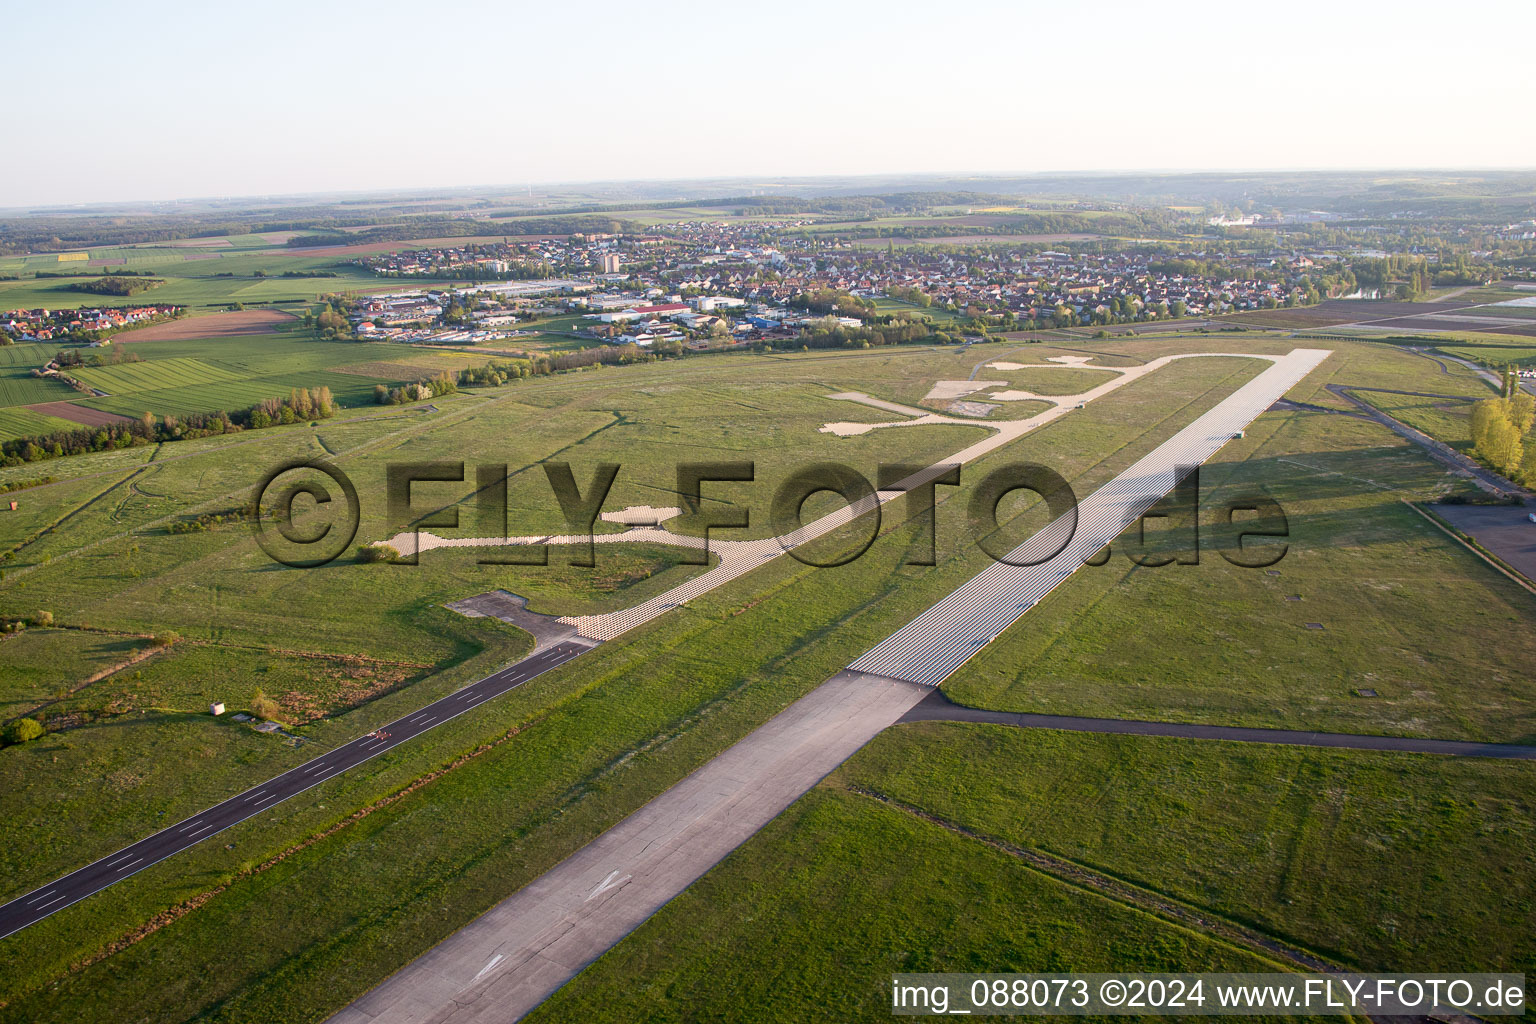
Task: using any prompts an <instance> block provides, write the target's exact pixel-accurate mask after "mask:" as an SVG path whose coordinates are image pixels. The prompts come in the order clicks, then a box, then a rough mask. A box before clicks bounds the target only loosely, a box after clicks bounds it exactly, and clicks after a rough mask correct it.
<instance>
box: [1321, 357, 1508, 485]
mask: <svg viewBox="0 0 1536 1024" xmlns="http://www.w3.org/2000/svg"><path fill="white" fill-rule="evenodd" d="M1327 387H1328V391H1329V392H1330V393H1332V394H1335V395H1337V396H1338V397H1340V398H1342V399H1344V400H1345V401H1346V402H1349V403H1350V404H1351V405H1353V406H1355V407H1356V408H1357V409H1359V410H1360V411H1361V412H1362V413H1364V414H1365V415H1367V416H1369V417H1370V418H1371V419H1373V420H1375V421H1376V422H1377V423H1380V424H1381V425H1382V426H1384V427H1386V428H1387V429H1388V430H1390V431H1392V433H1394V434H1396V435H1398V436H1399V437H1401V438H1403V439H1404V440H1405V441H1412V442H1413V443H1414V444H1416V445H1418V446H1419V447H1420V448H1423V449H1424V450H1425V451H1426V452H1427V453H1429V455H1430V456H1431V457H1432V458H1434V459H1435V460H1436V461H1438V462H1440V463H1441V464H1443V465H1445V466H1448V467H1450V468H1451V469H1453V470H1455V471H1456V472H1458V473H1460V474H1462V475H1463V476H1465V477H1468V478H1469V479H1470V480H1471V481H1472V482H1473V483H1475V484H1476V485H1477V486H1478V487H1480V488H1482V489H1483V490H1485V491H1488V492H1489V493H1490V494H1497V495H1500V496H1505V495H1510V494H1516V495H1519V494H1524V493H1525V492H1524V491H1522V490H1521V489H1520V488H1519V487H1516V486H1515V485H1514V484H1512V483H1510V482H1509V481H1508V480H1506V479H1504V478H1503V477H1501V476H1499V475H1498V474H1497V473H1495V472H1493V471H1492V470H1489V469H1485V468H1483V466H1482V465H1481V464H1480V463H1478V462H1475V461H1473V460H1472V459H1470V458H1468V457H1467V456H1465V455H1463V454H1461V452H1459V451H1457V450H1456V449H1454V448H1452V447H1451V446H1450V445H1448V444H1446V443H1444V442H1443V441H1437V440H1435V439H1434V438H1432V437H1430V436H1429V435H1428V434H1426V433H1424V432H1423V431H1422V430H1415V429H1414V428H1413V427H1410V426H1409V425H1408V424H1406V423H1404V422H1403V421H1402V420H1400V419H1397V418H1396V417H1395V416H1392V415H1389V414H1388V413H1385V412H1382V411H1381V410H1380V409H1378V408H1376V407H1375V406H1374V405H1372V404H1371V403H1370V402H1367V401H1366V400H1365V399H1363V398H1357V397H1355V396H1354V395H1353V394H1351V393H1350V392H1352V391H1378V390H1382V389H1380V388H1356V387H1355V386H1354V385H1352V384H1329V385H1328V386H1327ZM1393 393H1394V394H1397V393H1399V392H1393ZM1401 393H1402V394H1418V392H1401ZM1431 397H1435V396H1431ZM1460 400H1461V401H1465V399H1460Z"/></svg>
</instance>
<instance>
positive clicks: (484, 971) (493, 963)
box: [475, 953, 501, 981]
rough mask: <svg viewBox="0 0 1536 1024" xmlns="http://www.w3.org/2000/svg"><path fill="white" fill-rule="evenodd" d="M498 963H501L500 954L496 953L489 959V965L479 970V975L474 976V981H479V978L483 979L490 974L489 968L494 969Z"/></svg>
mask: <svg viewBox="0 0 1536 1024" xmlns="http://www.w3.org/2000/svg"><path fill="white" fill-rule="evenodd" d="M499 963H501V954H500V953H497V954H496V955H495V956H493V957H491V962H490V963H488V964H486V965H485V966H484V967H482V968H480V973H479V974H477V975H475V980H476V981H479V980H480V979H481V978H483V977H485V976H486V975H487V974H488V973H490V970H491V968H492V967H495V966H496V965H497V964H499Z"/></svg>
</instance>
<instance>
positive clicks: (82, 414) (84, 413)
mask: <svg viewBox="0 0 1536 1024" xmlns="http://www.w3.org/2000/svg"><path fill="white" fill-rule="evenodd" d="M27 408H28V409H30V410H31V411H33V412H35V413H41V414H42V415H44V416H56V417H58V418H59V419H61V420H69V421H70V422H71V423H78V424H80V425H81V426H82V427H104V426H106V425H107V424H108V423H131V422H133V421H132V420H131V419H129V418H128V417H127V416H119V415H118V414H117V413H115V412H102V411H101V410H100V409H87V408H86V407H85V406H83V405H76V404H75V403H74V402H40V403H38V404H37V405H29V406H27Z"/></svg>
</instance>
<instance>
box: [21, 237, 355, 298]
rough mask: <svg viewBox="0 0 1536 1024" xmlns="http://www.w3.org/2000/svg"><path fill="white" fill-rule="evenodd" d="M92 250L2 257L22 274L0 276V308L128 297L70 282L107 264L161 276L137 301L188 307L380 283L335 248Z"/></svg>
mask: <svg viewBox="0 0 1536 1024" xmlns="http://www.w3.org/2000/svg"><path fill="white" fill-rule="evenodd" d="M90 255H91V261H90V263H92V264H95V265H87V264H86V263H59V262H58V261H57V258H56V257H55V256H54V255H53V254H46V255H39V256H28V257H0V274H7V275H9V274H18V275H21V279H20V280H18V281H0V309H18V308H28V309H30V308H35V307H38V306H46V307H48V308H50V309H72V308H75V307H79V306H96V305H101V304H103V303H105V304H108V305H114V304H115V305H121V304H123V302H124V301H126V300H122V299H113V298H110V297H103V296H99V295H91V294H88V293H85V292H79V291H74V290H73V289H72V285H74V284H77V283H79V282H81V281H87V280H91V279H93V278H95V277H98V276H100V275H101V274H102V273H104V272H105V271H106V270H107V269H110V268H123V269H127V270H136V271H149V272H151V273H153V274H154V276H155V277H157V278H162V279H164V280H165V284H163V285H159V286H157V287H155V288H152V289H150V290H149V291H146V292H142V293H140V294H139V295H137V296H135V297H134V299H135V301H142V302H155V303H171V304H175V305H182V306H188V307H190V308H191V309H192V311H193V312H207V311H211V310H217V309H228V308H229V307H230V306H232V305H233V304H234V303H244V304H246V305H263V306H274V307H279V308H287V309H295V308H298V307H301V306H303V305H305V304H307V303H310V302H313V301H314V300H315V298H316V297H317V296H319V295H323V294H325V293H327V292H339V291H367V290H370V289H373V290H383V289H382V288H381V286H380V282H379V281H378V279H377V278H375V277H374V275H372V274H370V273H368V272H367V271H365V270H363V269H361V268H359V267H354V266H348V265H346V264H345V263H342V262H340V261H339V260H338V258H337V257H335V256H330V257H328V258H327V257H325V256H321V255H318V254H306V253H305V250H303V249H287V248H272V249H262V250H254V251H246V250H244V249H240V248H235V249H230V248H216V249H211V250H205V249H191V248H188V247H185V246H164V247H140V246H127V247H119V248H114V249H101V250H92V251H91V254H90ZM77 270H78V272H79V274H80V276H78V277H36V276H30V277H29V276H26V275H28V274H35V273H36V272H37V271H44V272H46V273H50V274H70V273H75V272H76V271H77ZM285 271H293V272H297V273H309V272H312V271H319V272H324V273H328V274H334V275H335V276H333V277H288V278H285V277H283V276H282V275H283V273H284V272H285Z"/></svg>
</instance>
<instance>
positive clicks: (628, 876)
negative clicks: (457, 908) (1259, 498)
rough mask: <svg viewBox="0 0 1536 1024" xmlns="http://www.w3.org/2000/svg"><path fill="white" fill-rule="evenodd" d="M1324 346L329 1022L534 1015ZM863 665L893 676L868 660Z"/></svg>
mask: <svg viewBox="0 0 1536 1024" xmlns="http://www.w3.org/2000/svg"><path fill="white" fill-rule="evenodd" d="M1329 354H1330V353H1329V352H1327V351H1321V350H1316V349H1297V350H1294V351H1293V352H1291V353H1290V354H1288V355H1286V356H1283V357H1279V358H1275V359H1274V365H1272V366H1271V367H1269V368H1268V369H1267V370H1265V371H1264V372H1263V373H1261V374H1259V376H1257V377H1255V378H1254V379H1253V380H1252V381H1250V382H1248V383H1247V384H1245V385H1243V386H1242V387H1241V388H1239V389H1238V390H1237V391H1235V392H1234V393H1233V394H1232V395H1230V396H1228V397H1227V398H1226V399H1224V400H1223V401H1221V402H1219V403H1218V404H1217V405H1216V406H1215V408H1213V409H1211V410H1210V411H1209V412H1207V413H1205V414H1204V415H1202V416H1200V417H1198V418H1197V419H1196V420H1195V421H1194V422H1193V423H1191V424H1190V425H1189V426H1187V427H1185V428H1184V429H1183V430H1181V431H1179V432H1178V433H1177V434H1175V435H1174V436H1173V437H1171V438H1169V439H1168V440H1167V441H1165V442H1163V444H1161V445H1159V446H1158V447H1157V448H1156V449H1155V450H1154V451H1153V452H1152V453H1151V454H1150V455H1148V456H1146V457H1145V458H1143V459H1140V460H1138V461H1137V462H1135V463H1134V464H1133V465H1131V466H1130V468H1128V469H1127V470H1125V472H1123V473H1121V474H1120V475H1119V476H1117V477H1115V479H1113V480H1111V481H1110V482H1109V483H1107V484H1105V485H1104V486H1103V487H1101V488H1100V489H1099V490H1097V491H1095V492H1094V493H1093V495H1091V496H1090V497H1089V498H1087V499H1086V500H1085V501H1084V502H1083V503H1082V506H1081V507H1082V509H1084V512H1083V513H1082V514H1081V515H1080V516H1079V522H1078V531H1079V532H1080V533H1081V534H1082V536H1081V537H1080V538H1079V539H1072V540H1069V541H1068V543H1067V544H1066V546H1065V548H1064V549H1063V551H1062V553H1061V554H1060V555H1058V556H1057V557H1056V558H1052V559H1047V560H1045V561H1044V562H1042V564H1041V565H1037V566H1029V567H1023V568H1021V567H1016V566H1009V565H1003V564H1001V563H996V564H994V565H992V566H991V567H989V568H988V569H986V570H984V571H982V572H981V573H979V574H978V575H976V576H974V577H972V578H971V579H970V580H969V581H967V582H966V583H964V584H962V585H961V586H960V588H959V589H957V590H956V591H954V592H953V593H952V594H950V596H949V597H947V598H945V599H943V600H942V601H940V602H939V603H937V604H936V605H934V606H933V607H932V608H930V609H929V610H928V611H927V612H924V613H923V614H921V615H919V616H918V617H917V618H916V619H914V620H913V621H912V622H910V623H908V624H907V625H906V626H904V627H903V628H902V629H900V630H897V631H896V632H895V633H894V634H892V635H891V637H890V638H888V639H887V640H886V641H884V642H883V643H881V644H879V645H878V646H876V647H875V648H873V649H872V650H871V651H869V652H868V653H867V654H865V655H864V656H863V657H861V658H859V659H858V660H857V661H855V662H853V663H852V664H851V665H849V666H848V668H846V669H844V670H843V671H842V672H839V673H838V674H837V675H835V676H833V677H832V678H831V679H829V680H828V681H827V682H825V683H823V684H822V685H821V686H819V687H817V688H816V689H815V690H813V691H811V692H810V693H809V694H807V695H806V696H804V697H801V698H800V699H799V700H798V701H796V702H795V703H793V704H791V705H790V706H789V707H788V708H786V709H785V710H784V711H782V712H780V713H779V714H778V715H776V716H774V717H773V718H772V719H770V720H769V721H768V722H767V723H765V724H764V725H762V726H760V727H759V728H757V729H756V730H754V731H753V732H751V733H750V734H748V735H747V736H746V737H744V738H743V739H741V740H740V741H738V742H737V743H736V744H734V745H733V746H731V747H730V748H728V749H727V750H725V751H724V752H723V753H721V754H720V755H718V756H717V757H715V758H714V759H713V760H712V761H709V762H708V763H707V764H705V765H704V766H703V767H701V768H699V769H698V770H697V771H695V772H694V773H692V774H691V775H689V776H688V777H687V778H685V779H683V780H682V781H681V782H679V783H677V784H676V785H675V786H673V787H672V788H671V789H668V790H667V791H666V792H664V793H662V794H661V795H660V796H658V797H656V798H655V799H654V800H652V801H651V802H650V803H648V804H646V805H645V806H643V807H641V808H640V809H639V810H638V811H636V812H635V813H634V814H632V815H630V816H629V817H628V818H625V819H624V820H623V821H621V822H620V823H619V824H617V825H615V826H614V827H613V828H611V829H609V830H608V831H607V832H604V833H603V834H602V835H600V836H598V837H597V838H596V839H594V840H593V841H592V842H591V843H588V844H587V845H586V846H584V847H583V848H582V849H580V850H578V851H577V852H576V853H574V854H572V855H571V856H570V857H568V858H567V859H566V860H564V861H562V862H560V863H559V864H557V865H555V866H554V867H553V868H551V869H550V870H549V871H547V872H545V873H544V874H543V875H541V876H540V877H539V878H537V879H535V880H534V881H533V882H531V883H530V884H529V885H527V886H525V887H524V888H523V889H521V890H519V891H518V892H516V893H514V894H513V895H512V896H510V897H508V898H507V899H505V900H503V901H502V902H501V903H499V904H497V905H496V906H495V907H493V908H491V910H489V911H487V912H486V913H485V914H483V915H482V916H481V917H479V918H477V919H476V920H475V921H473V922H472V923H470V924H469V925H467V926H466V927H464V928H462V929H460V930H459V931H457V932H455V933H454V934H453V935H451V936H449V937H448V938H447V939H445V940H444V941H443V942H441V943H439V944H438V945H437V946H436V947H435V948H433V949H431V950H429V951H428V952H427V953H425V954H423V955H422V956H420V957H418V958H417V959H416V960H414V961H413V962H411V963H410V964H407V965H406V966H405V967H404V968H403V969H401V970H400V971H399V972H397V973H396V974H395V975H394V976H392V977H390V978H389V979H387V980H386V981H385V982H384V983H383V984H382V985H380V986H378V987H377V988H375V989H374V990H373V991H371V992H369V993H367V994H366V995H364V996H363V997H362V998H360V999H358V1000H357V1001H355V1002H354V1003H352V1004H351V1005H350V1006H348V1007H346V1008H345V1009H343V1010H342V1011H341V1012H340V1013H338V1014H336V1015H335V1016H333V1017H331V1018H330V1021H329V1022H328V1024H489V1022H491V1021H495V1022H497V1024H503V1022H507V1021H514V1020H517V1019H519V1018H521V1017H522V1016H524V1015H525V1014H527V1013H529V1012H530V1011H532V1010H533V1009H534V1008H535V1007H536V1006H538V1005H539V1004H540V1003H541V1002H543V1001H544V1000H545V999H546V998H548V997H549V996H550V995H551V994H552V993H554V992H555V991H556V990H557V989H558V988H560V986H562V985H564V984H565V983H566V982H567V981H569V980H570V979H571V978H573V977H575V976H576V974H578V973H579V972H580V971H581V970H582V969H583V968H584V967H586V966H587V965H588V964H590V963H591V962H592V961H594V960H596V959H597V958H598V957H599V956H601V955H602V954H603V953H604V952H605V951H607V950H608V949H610V948H612V946H613V945H614V944H615V943H617V942H619V941H620V940H621V939H623V938H624V937H625V936H626V935H628V934H629V933H630V932H632V931H633V930H634V929H635V928H637V927H639V925H640V924H641V923H643V922H644V921H645V920H646V919H647V918H649V917H650V916H651V915H652V914H654V913H655V912H656V911H657V910H659V909H661V907H662V906H664V905H665V904H666V903H667V901H669V900H671V899H672V898H673V897H674V896H676V895H677V894H678V893H681V892H682V891H683V890H684V889H686V888H687V887H688V886H689V885H691V884H693V882H694V881H695V880H696V879H698V878H699V877H700V876H702V875H703V874H704V873H705V872H706V871H708V870H709V869H710V868H712V867H714V866H715V865H716V864H717V863H719V862H720V861H721V860H722V859H723V858H724V857H725V856H726V855H727V854H729V853H730V852H731V851H732V850H734V849H735V848H736V847H738V846H739V845H741V844H742V843H744V842H746V840H747V839H749V838H750V837H751V836H752V835H754V834H755V833H756V832H757V831H758V830H759V829H761V828H762V827H763V826H764V825H766V824H767V823H768V822H769V821H771V820H772V819H773V817H774V816H776V815H777V814H778V813H779V812H780V811H782V810H783V809H784V808H786V807H788V806H789V805H790V804H791V803H793V802H794V801H795V800H796V799H798V798H799V797H800V796H801V795H803V794H804V793H805V792H807V791H808V790H809V789H810V788H811V787H812V786H814V785H815V784H816V783H817V782H819V781H820V780H821V779H822V778H824V777H825V776H826V775H827V774H828V773H830V772H831V771H832V770H833V769H835V768H836V767H837V766H838V765H840V764H842V763H843V761H845V760H847V759H848V758H849V757H851V756H852V755H853V754H854V753H855V752H856V751H857V750H858V749H859V748H860V747H862V746H863V745H864V744H865V743H867V742H869V741H870V740H871V739H873V738H874V737H875V736H876V735H878V734H879V732H880V731H881V730H883V729H885V728H886V727H888V726H890V725H892V724H894V723H895V722H897V721H898V720H900V719H901V718H902V717H903V716H904V715H907V714H908V713H909V712H911V711H912V709H913V708H915V707H918V706H920V704H921V702H922V701H923V700H924V699H925V698H926V697H928V696H929V695H931V694H933V693H934V692H935V691H934V689H933V687H936V686H937V685H938V684H939V683H940V682H942V681H943V680H944V678H945V677H947V676H948V675H949V674H950V673H952V672H953V671H954V670H955V669H956V668H958V667H959V666H960V665H961V664H963V663H964V662H965V660H966V659H967V658H970V657H971V656H972V655H973V654H975V652H976V651H977V650H979V649H980V648H981V647H982V646H984V645H985V644H986V643H988V642H990V641H991V640H992V639H993V638H994V637H996V636H997V635H998V634H999V633H1001V632H1002V631H1003V630H1004V629H1006V628H1007V627H1008V626H1009V625H1011V624H1012V623H1013V622H1015V621H1017V620H1018V619H1019V618H1020V617H1021V616H1023V615H1024V614H1025V612H1027V611H1028V609H1029V608H1030V607H1032V606H1033V605H1034V604H1035V603H1036V602H1037V601H1038V600H1039V599H1040V598H1042V597H1044V596H1045V595H1046V594H1047V593H1049V592H1050V591H1051V590H1052V589H1053V588H1055V587H1056V586H1057V585H1059V584H1060V583H1061V582H1062V581H1063V580H1065V579H1066V578H1067V577H1068V576H1069V575H1071V573H1072V572H1073V571H1074V570H1075V569H1076V568H1077V567H1078V566H1080V565H1081V564H1082V560H1083V558H1085V557H1087V556H1089V555H1092V554H1093V553H1095V552H1097V551H1098V550H1099V549H1100V548H1102V547H1103V546H1104V544H1106V543H1108V542H1109V541H1111V540H1113V539H1114V538H1115V537H1117V536H1119V534H1120V533H1121V532H1122V531H1123V530H1124V529H1125V528H1126V527H1127V526H1130V525H1131V524H1132V523H1134V522H1135V521H1136V519H1137V518H1138V517H1139V516H1140V515H1141V514H1142V513H1143V512H1145V511H1146V510H1147V509H1148V508H1149V507H1151V505H1152V504H1154V503H1155V502H1156V501H1157V500H1158V499H1159V498H1161V497H1162V496H1163V495H1164V494H1166V493H1167V492H1168V491H1169V490H1171V489H1172V488H1173V486H1174V483H1175V477H1176V472H1175V471H1176V469H1178V468H1179V467H1185V466H1190V465H1197V464H1199V463H1203V462H1205V461H1206V460H1207V459H1208V458H1210V456H1211V455H1213V454H1214V453H1215V452H1216V451H1217V450H1218V449H1220V448H1221V446H1222V445H1224V444H1226V443H1227V442H1228V441H1230V440H1231V439H1232V436H1233V434H1234V433H1235V432H1237V431H1239V430H1242V429H1244V428H1245V427H1246V426H1247V425H1248V424H1249V423H1251V422H1252V421H1253V420H1254V419H1255V418H1256V417H1258V415H1259V414H1260V413H1262V412H1263V411H1264V410H1265V409H1268V408H1269V407H1270V406H1271V405H1272V404H1274V402H1275V401H1276V400H1277V399H1279V398H1280V397H1281V396H1283V395H1284V394H1285V392H1286V391H1288V390H1290V388H1292V387H1293V386H1294V385H1295V384H1296V383H1297V382H1299V381H1300V380H1301V379H1302V378H1303V377H1305V376H1306V375H1307V374H1308V373H1310V372H1311V371H1312V370H1313V369H1314V368H1316V367H1317V365H1318V364H1319V363H1321V362H1322V361H1323V359H1325V358H1327V356H1328V355H1329ZM1271 358H1273V357H1271ZM1053 531H1055V532H1054V533H1053ZM1064 532H1065V526H1064V525H1063V523H1062V520H1057V521H1056V522H1053V523H1052V524H1050V525H1048V526H1047V527H1046V528H1045V529H1044V530H1042V531H1040V533H1039V534H1037V535H1036V536H1035V537H1032V538H1031V539H1030V540H1029V541H1026V542H1025V543H1024V544H1022V545H1020V546H1019V547H1018V548H1017V549H1015V550H1014V552H1012V553H1011V554H1012V555H1019V554H1021V553H1023V552H1026V551H1033V550H1035V547H1034V546H1038V545H1041V544H1053V543H1054V542H1055V541H1056V540H1059V539H1061V537H1060V535H1061V534H1063V533H1064ZM1074 536H1076V534H1074ZM1042 537H1045V539H1044V540H1042V539H1041V538H1042ZM873 664H878V665H881V666H884V667H887V668H889V669H891V670H892V671H891V672H889V673H886V672H881V671H876V670H874V669H872V668H869V667H867V666H869V665H873Z"/></svg>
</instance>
